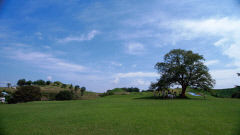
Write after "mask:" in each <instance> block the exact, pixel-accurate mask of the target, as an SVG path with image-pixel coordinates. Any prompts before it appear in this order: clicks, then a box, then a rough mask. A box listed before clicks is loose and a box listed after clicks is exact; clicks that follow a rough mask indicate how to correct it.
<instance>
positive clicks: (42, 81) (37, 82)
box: [33, 80, 46, 85]
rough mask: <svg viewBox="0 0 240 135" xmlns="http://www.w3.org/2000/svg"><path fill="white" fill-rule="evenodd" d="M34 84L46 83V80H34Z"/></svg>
mask: <svg viewBox="0 0 240 135" xmlns="http://www.w3.org/2000/svg"><path fill="white" fill-rule="evenodd" d="M33 84H34V85H46V82H45V81H44V80H37V81H34V82H33Z"/></svg>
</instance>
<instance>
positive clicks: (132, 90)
mask: <svg viewBox="0 0 240 135" xmlns="http://www.w3.org/2000/svg"><path fill="white" fill-rule="evenodd" d="M122 89H123V90H124V91H126V92H140V90H139V88H137V87H130V88H122Z"/></svg>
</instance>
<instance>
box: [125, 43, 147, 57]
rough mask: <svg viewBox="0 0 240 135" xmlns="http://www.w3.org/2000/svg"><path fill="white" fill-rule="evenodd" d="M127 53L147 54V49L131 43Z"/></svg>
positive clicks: (139, 44)
mask: <svg viewBox="0 0 240 135" xmlns="http://www.w3.org/2000/svg"><path fill="white" fill-rule="evenodd" d="M126 48H127V53H128V54H132V55H139V54H142V53H144V52H145V47H144V45H143V44H141V43H137V42H130V43H128V44H126Z"/></svg>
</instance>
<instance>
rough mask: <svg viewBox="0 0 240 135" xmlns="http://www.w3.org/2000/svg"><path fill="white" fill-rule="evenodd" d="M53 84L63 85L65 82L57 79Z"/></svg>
mask: <svg viewBox="0 0 240 135" xmlns="http://www.w3.org/2000/svg"><path fill="white" fill-rule="evenodd" d="M53 84H54V85H55V86H61V85H62V84H63V83H62V82H60V81H55V82H54V83H53Z"/></svg>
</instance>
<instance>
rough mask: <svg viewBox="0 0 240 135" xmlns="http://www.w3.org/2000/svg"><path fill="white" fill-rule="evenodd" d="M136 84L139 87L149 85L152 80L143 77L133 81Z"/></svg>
mask: <svg viewBox="0 0 240 135" xmlns="http://www.w3.org/2000/svg"><path fill="white" fill-rule="evenodd" d="M132 85H134V86H136V87H138V86H149V85H150V82H149V81H144V80H142V79H137V80H134V81H133V84H132Z"/></svg>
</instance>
